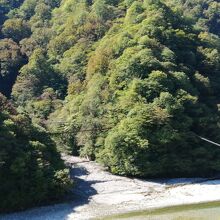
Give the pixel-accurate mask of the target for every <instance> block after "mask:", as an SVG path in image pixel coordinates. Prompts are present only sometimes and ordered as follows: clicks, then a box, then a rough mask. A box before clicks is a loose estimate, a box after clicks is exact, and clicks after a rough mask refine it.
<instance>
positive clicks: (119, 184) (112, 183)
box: [0, 156, 220, 220]
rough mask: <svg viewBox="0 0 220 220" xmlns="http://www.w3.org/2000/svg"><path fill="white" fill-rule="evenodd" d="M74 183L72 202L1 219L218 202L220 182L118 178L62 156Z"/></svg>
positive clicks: (53, 218)
mask: <svg viewBox="0 0 220 220" xmlns="http://www.w3.org/2000/svg"><path fill="white" fill-rule="evenodd" d="M63 159H64V160H65V161H66V163H67V164H68V165H69V166H70V167H72V168H71V176H72V177H73V178H74V180H75V182H76V186H75V188H74V189H73V191H72V193H71V195H72V196H73V202H68V203H65V204H57V205H53V206H47V207H41V208H35V209H31V210H28V211H25V212H20V213H13V214H9V215H0V219H1V220H30V219H31V220H82V219H84V220H87V219H103V218H105V216H110V215H114V214H119V213H126V212H131V211H137V210H145V209H150V208H159V207H166V206H174V205H182V204H190V203H199V202H207V201H215V200H220V180H212V181H211V180H209V181H206V180H203V179H200V178H194V179H169V180H140V179H134V178H127V177H120V176H116V175H112V174H111V173H109V172H107V171H106V170H105V169H104V167H103V166H101V165H99V164H97V163H95V162H91V161H88V160H86V159H81V158H78V157H73V156H63Z"/></svg>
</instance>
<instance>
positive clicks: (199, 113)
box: [2, 0, 220, 177]
mask: <svg viewBox="0 0 220 220" xmlns="http://www.w3.org/2000/svg"><path fill="white" fill-rule="evenodd" d="M219 8H220V3H219V1H217V0H216V1H214V0H210V1H203V0H197V1H193V3H192V2H191V1H186V0H182V1H176V0H163V1H162V0H161V1H160V0H156V1H155V0H154V1H153V0H139V1H138V0H137V1H135V0H105V1H103V0H95V1H90V0H83V1H79V0H63V1H61V2H59V1H50V0H49V1H48V0H40V1H37V2H36V1H32V0H25V1H24V3H23V4H22V6H21V7H20V8H19V9H17V10H16V11H13V12H11V13H10V19H9V20H7V21H6V22H5V23H4V25H3V28H2V32H3V34H4V36H5V37H9V36H11V38H13V41H14V42H16V44H18V45H19V48H20V51H21V53H22V55H23V56H25V57H26V58H27V59H28V63H27V65H24V66H23V67H22V68H21V70H20V73H19V76H18V78H17V81H16V83H15V85H14V87H13V91H12V98H13V100H14V101H15V103H16V105H17V106H18V107H19V109H20V110H21V111H26V112H27V113H29V114H30V115H31V117H32V120H33V121H34V122H37V123H39V124H41V125H43V126H45V127H47V128H48V129H49V130H50V132H51V133H53V134H56V136H55V137H54V138H55V140H56V142H57V143H58V144H59V145H60V146H63V148H66V149H68V150H70V151H72V152H73V153H74V154H78V153H79V154H80V155H83V156H88V157H90V158H91V159H97V160H98V161H101V162H103V163H104V164H105V165H106V166H108V167H109V169H110V170H111V171H112V172H113V173H116V174H120V175H132V176H143V177H161V176H193V175H200V176H206V175H212V174H214V173H216V172H219V170H220V164H219V162H218V161H219V158H220V149H218V148H216V147H213V146H210V145H209V144H207V143H203V142H201V141H200V140H199V139H198V138H197V136H196V134H199V135H202V136H205V137H209V138H211V139H212V140H215V141H217V142H218V141H220V135H219V134H220V133H219V124H218V122H219V110H218V108H219V101H220V100H219V96H218V94H219V91H220V66H219V63H220V55H219V50H220V39H219ZM12 24H16V25H12ZM19 30H25V31H22V33H21V32H20V31H19ZM10 33H15V34H13V36H12V35H10ZM19 63H20V62H19ZM64 98H65V100H64V101H62V100H63V99H64Z"/></svg>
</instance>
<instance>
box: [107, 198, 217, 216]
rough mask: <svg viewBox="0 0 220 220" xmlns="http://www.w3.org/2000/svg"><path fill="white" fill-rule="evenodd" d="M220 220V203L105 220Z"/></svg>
mask: <svg viewBox="0 0 220 220" xmlns="http://www.w3.org/2000/svg"><path fill="white" fill-rule="evenodd" d="M122 219H124V220H131V219H132V220H143V219H146V220H147V219H149V220H219V219H220V202H210V203H201V204H194V205H185V206H174V207H169V208H161V209H155V210H152V211H149V210H148V211H141V212H133V213H128V214H123V215H119V216H112V217H109V218H105V220H122Z"/></svg>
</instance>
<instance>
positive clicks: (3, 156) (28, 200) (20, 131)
mask: <svg viewBox="0 0 220 220" xmlns="http://www.w3.org/2000/svg"><path fill="white" fill-rule="evenodd" d="M0 140H1V141H0V181H1V185H0V200H1V203H0V212H6V211H12V210H13V211H14V210H22V209H25V208H28V207H32V206H34V205H41V204H45V203H46V202H48V201H49V202H52V201H54V200H56V199H58V198H61V197H62V196H63V195H64V194H65V193H66V192H67V191H68V190H69V187H70V185H71V183H70V181H69V177H68V170H65V169H64V164H63V162H62V160H61V159H60V156H59V154H58V152H57V151H56V147H55V144H54V142H53V141H52V140H51V138H50V137H49V135H48V134H47V133H46V132H45V130H44V129H42V128H40V127H39V126H33V125H32V124H31V121H30V119H29V118H28V117H26V116H24V115H21V114H17V113H16V110H15V109H14V108H13V107H12V106H11V104H10V103H8V102H7V101H6V99H5V98H4V97H3V96H2V95H0Z"/></svg>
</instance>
